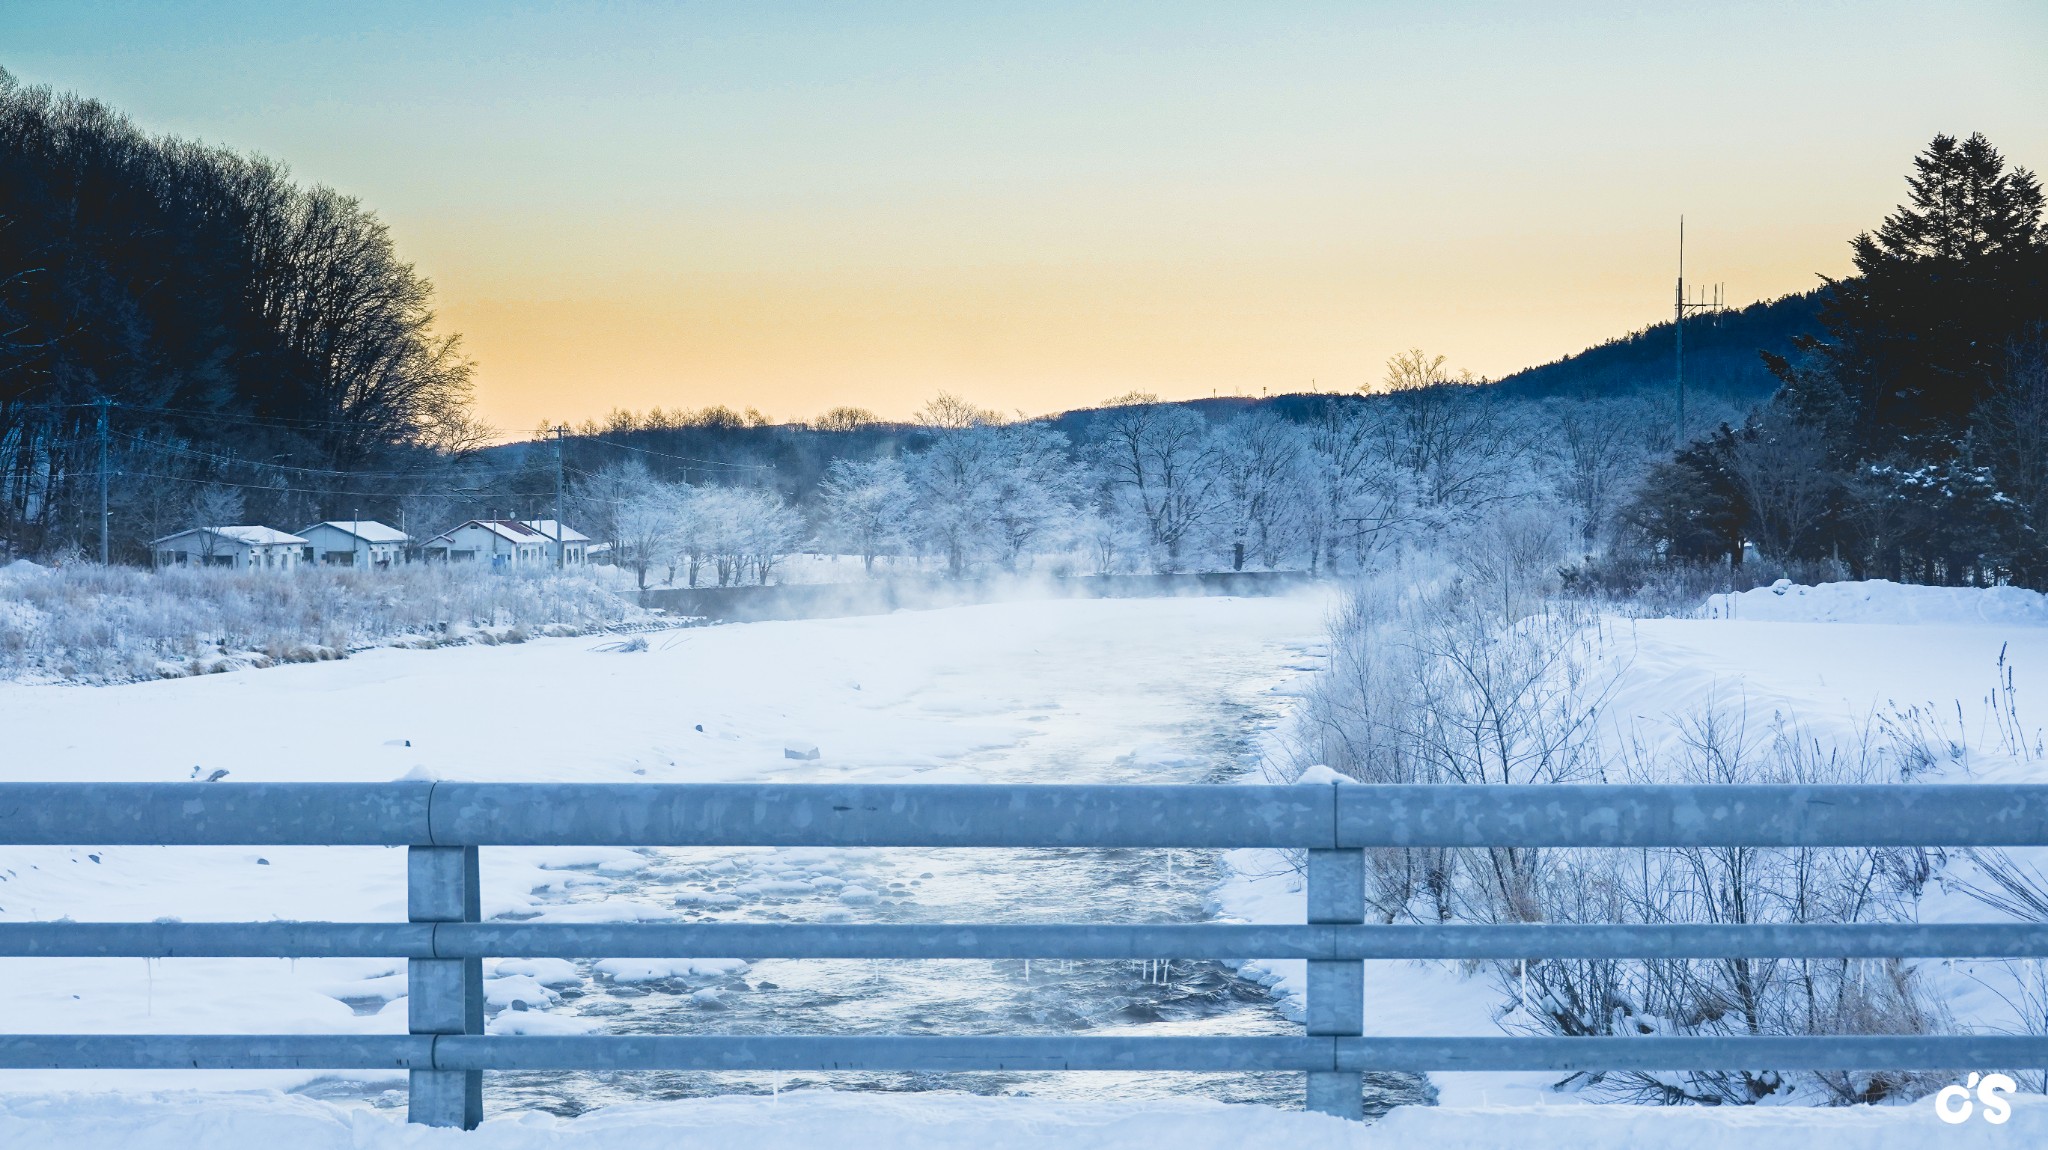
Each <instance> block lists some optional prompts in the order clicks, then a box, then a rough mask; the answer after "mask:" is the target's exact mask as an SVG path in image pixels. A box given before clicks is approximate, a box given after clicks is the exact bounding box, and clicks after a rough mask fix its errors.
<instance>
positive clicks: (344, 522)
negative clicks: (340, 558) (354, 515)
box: [299, 519, 412, 543]
mask: <svg viewBox="0 0 2048 1150" xmlns="http://www.w3.org/2000/svg"><path fill="white" fill-rule="evenodd" d="M321 527H332V528H333V529H334V530H336V531H339V532H342V533H343V534H345V535H353V536H355V537H356V538H358V539H360V540H362V541H363V542H365V543H406V542H410V541H411V540H412V536H410V535H407V534H406V533H405V532H403V531H400V530H399V529H398V528H396V527H393V526H391V525H390V524H388V523H379V522H377V521H376V520H375V519H323V520H321V521H320V522H318V523H315V524H313V525H312V526H311V527H301V528H299V534H300V535H304V534H306V533H307V532H309V531H313V530H316V529H318V528H321Z"/></svg>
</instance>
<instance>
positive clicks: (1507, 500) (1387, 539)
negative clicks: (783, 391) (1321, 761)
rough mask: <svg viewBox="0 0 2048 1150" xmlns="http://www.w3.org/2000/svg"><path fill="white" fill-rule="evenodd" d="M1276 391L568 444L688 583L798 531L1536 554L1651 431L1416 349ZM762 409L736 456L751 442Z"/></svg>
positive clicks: (1612, 407)
mask: <svg viewBox="0 0 2048 1150" xmlns="http://www.w3.org/2000/svg"><path fill="white" fill-rule="evenodd" d="M1294 398H1295V399H1298V400H1302V402H1297V403H1289V404H1286V405H1281V404H1258V405H1242V404H1234V405H1216V404H1190V403H1163V402H1161V401H1159V399H1158V398H1157V397H1156V396H1152V395H1148V394H1144V393H1132V394H1129V395H1125V396H1121V397H1118V398H1116V399H1113V400H1110V401H1108V402H1106V403H1105V404H1104V405H1103V406H1101V407H1099V408H1093V409H1089V410H1087V411H1085V412H1071V413H1068V414H1067V415H1066V416H1063V417H1058V418H1050V419H1039V420H1030V419H1014V420H1013V419H1006V418H1004V417H1003V416H1002V415H1000V414H999V413H997V412H994V411H989V410H985V409H981V408H978V407H976V406H975V405H973V404H972V403H970V402H967V401H965V400H962V399H960V398H958V397H956V396H951V395H941V396H939V397H938V398H936V399H934V400H933V401H931V402H930V403H928V404H927V405H925V407H924V408H923V410H922V411H920V412H919V414H918V416H917V418H916V419H915V421H914V422H912V423H909V424H905V425H892V424H881V423H875V422H872V421H863V422H857V423H855V424H853V425H851V426H845V427H842V428H840V429H835V430H823V431H820V430H805V431H797V430H795V429H772V430H774V431H775V432H776V433H777V435H779V436H781V437H783V438H784V440H785V442H790V441H793V442H797V443H808V444H809V445H810V446H811V448H813V449H815V448H818V447H821V446H824V447H829V448H830V449H831V450H832V451H833V454H832V455H830V456H829V457H826V458H825V460H824V463H823V468H822V471H823V475H822V477H821V479H820V480H819V481H818V482H817V483H816V485H815V486H814V487H810V486H805V487H799V488H796V489H791V488H789V487H787V486H785V485H784V483H783V482H782V481H783V480H784V479H785V478H786V473H784V472H783V471H781V470H779V469H777V468H775V467H772V466H770V465H768V464H765V463H746V464H741V463H736V462H734V461H733V457H732V456H728V457H726V458H725V459H718V460H714V459H710V458H695V457H689V456H683V455H679V454H674V453H672V452H671V451H669V450H667V449H668V448H672V447H677V446H678V444H677V441H676V440H674V439H671V438H665V436H669V435H673V434H676V432H677V429H675V428H667V429H661V428H654V429H650V428H649V427H648V426H647V425H646V424H645V423H643V422H638V421H635V422H632V423H628V422H627V421H626V420H625V419H623V418H621V419H619V420H618V421H615V423H614V424H613V425H612V426H611V427H609V428H605V429H599V430H598V431H597V432H595V433H593V434H592V435H589V436H586V437H584V438H583V439H582V440H580V441H569V442H568V443H567V444H565V451H564V454H565V459H568V460H571V461H572V462H570V463H568V465H567V469H568V471H569V473H570V476H571V488H572V494H571V498H570V505H571V508H572V515H573V516H574V517H575V520H576V522H578V524H579V525H580V526H582V528H583V529H584V530H586V531H588V532H590V533H591V534H593V535H595V536H597V537H599V538H601V539H603V540H605V541H607V542H610V543H612V544H614V546H615V548H616V551H615V553H616V554H617V555H618V556H619V558H620V561H621V562H622V563H624V564H626V565H627V566H629V567H632V568H634V569H635V570H636V571H637V572H638V573H639V576H640V578H641V580H642V582H643V583H645V582H648V581H650V580H651V581H654V582H670V583H676V584H684V583H687V584H689V585H696V584H698V583H700V582H717V583H720V584H724V583H728V582H743V581H745V582H751V581H760V580H763V579H765V578H767V577H768V575H769V573H770V572H772V571H773V570H774V568H775V565H776V563H777V561H778V559H779V558H780V556H781V555H784V554H787V553H788V552H789V551H791V550H794V549H796V548H797V547H800V546H805V547H812V548H817V549H820V550H826V551H830V552H833V553H836V554H842V555H852V556H859V557H860V559H861V561H862V563H863V565H864V566H865V568H866V569H867V570H868V571H869V572H870V573H873V572H876V571H877V570H878V569H880V568H891V569H893V568H899V567H901V566H904V565H906V564H908V565H910V566H913V567H914V568H916V569H919V570H932V571H937V572H942V573H944V574H947V575H951V576H954V577H962V576H967V575H971V574H978V573H981V572H985V571H1003V572H1009V573H1023V572H1027V571H1034V570H1035V571H1049V572H1052V573H1055V574H1064V573H1110V572H1121V571H1162V572H1165V571H1183V570H1216V569H1242V568H1251V569H1273V570H1306V571H1311V572H1329V573H1340V572H1355V571H1360V570H1364V569H1367V568H1370V567H1373V566H1375V565H1378V564H1381V563H1383V562H1385V561H1386V560H1388V559H1389V558H1390V557H1392V556H1396V555H1399V554H1402V553H1404V552H1408V551H1413V550H1417V549H1422V548H1426V547H1436V546H1440V545H1443V544H1445V543H1446V541H1462V542H1461V543H1460V545H1463V544H1464V543H1469V544H1470V545H1471V546H1472V547H1473V548H1476V549H1478V550H1485V549H1486V548H1489V547H1494V546H1496V545H1501V546H1507V547H1509V548H1510V549H1512V550H1513V551H1514V555H1515V558H1514V559H1513V562H1515V563H1518V564H1522V565H1525V566H1526V565H1529V564H1534V565H1535V567H1537V568H1540V569H1544V570H1550V569H1554V567H1555V566H1556V565H1557V564H1558V563H1561V562H1565V561H1567V560H1574V561H1575V560H1579V559H1582V558H1583V557H1585V556H1587V555H1589V554H1591V553H1594V552H1598V551H1603V550H1605V549H1607V548H1608V547H1609V546H1610V545H1611V544H1612V542H1613V540H1612V538H1611V536H1612V527H1613V524H1614V523H1615V522H1616V515H1617V512H1618V510H1619V508H1620V506H1621V504H1622V503H1623V501H1624V500H1625V499H1626V498H1627V497H1628V495H1629V494H1630V493H1631V492H1632V491H1633V490H1634V489H1635V486H1636V484H1637V482H1638V481H1639V479H1640V477H1641V476H1642V475H1643V474H1645V473H1646V472H1647V471H1648V469H1649V468H1650V467H1651V466H1652V465H1653V464H1654V462H1655V460H1656V458H1657V457H1658V454H1659V453H1660V452H1663V451H1668V450H1669V447H1670V444H1671V417H1670V411H1669V406H1670V404H1669V399H1668V397H1666V396H1663V395H1655V396H1645V395H1636V396H1630V397H1623V398H1603V399H1550V400H1541V401H1528V400H1514V399H1511V398H1508V397H1505V396H1503V395H1501V394H1500V393H1499V392H1498V391H1497V390H1495V389H1493V388H1490V387H1488V386H1486V385H1484V384H1483V383H1481V382H1479V381H1475V380H1470V379H1467V378H1460V377H1454V376H1453V375H1451V373H1449V372H1448V371H1447V370H1446V368H1445V365H1444V360H1443V358H1442V357H1440V356H1438V357H1430V356H1427V355H1425V354H1423V353H1422V352H1420V351H1411V352H1408V353H1404V354H1403V355H1400V356H1396V357H1395V358H1394V359H1393V360H1392V361H1390V363H1389V364H1388V367H1387V375H1386V378H1385V379H1384V381H1383V382H1382V385H1381V391H1379V392H1376V393H1375V394H1372V395H1369V396H1318V397H1294ZM1731 410H1732V409H1731ZM770 430H771V429H761V434H762V435H763V437H764V438H762V439H761V440H759V441H758V442H757V444H756V447H757V448H758V449H759V450H760V452H761V454H758V455H755V456H752V457H751V458H765V457H766V455H767V454H769V453H770V450H769V449H770V448H772V446H773V444H774V439H773V438H771V437H769V432H770ZM648 443H661V444H662V445H663V447H662V448H659V449H658V448H654V447H649V446H646V444H648ZM605 452H608V453H610V457H611V458H610V461H609V462H602V463H600V464H598V465H597V466H595V467H594V468H587V467H585V466H583V464H584V463H585V462H586V461H587V460H588V459H589V458H590V456H591V455H592V454H599V453H605ZM622 453H623V457H621V456H622Z"/></svg>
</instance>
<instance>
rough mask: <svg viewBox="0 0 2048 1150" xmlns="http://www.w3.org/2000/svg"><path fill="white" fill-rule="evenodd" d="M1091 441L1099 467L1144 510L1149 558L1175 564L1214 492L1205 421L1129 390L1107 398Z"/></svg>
mask: <svg viewBox="0 0 2048 1150" xmlns="http://www.w3.org/2000/svg"><path fill="white" fill-rule="evenodd" d="M1101 426H1102V432H1101V438H1100V439H1099V440H1098V442H1097V444H1096V449H1097V453H1098V458H1099V459H1100V463H1101V467H1102V470H1103V472H1104V474H1105V476H1106V477H1107V478H1108V479H1109V481H1110V482H1111V483H1112V484H1114V485H1116V486H1117V487H1119V488H1120V489H1122V490H1123V491H1124V492H1126V493H1127V494H1128V495H1129V497H1130V501H1131V506H1133V507H1134V508H1136V509H1137V510H1139V511H1140V512H1141V513H1142V514H1143V515H1144V518H1145V523H1146V527H1147V531H1148V534H1149V536H1150V544H1151V550H1152V562H1153V566H1154V567H1155V568H1156V569H1157V570H1159V571H1163V572H1170V571H1179V570H1181V568H1182V566H1183V562H1184V558H1183V552H1184V551H1185V550H1186V548H1187V546H1188V544H1189V543H1191V542H1192V541H1193V538H1194V534H1195V532H1196V530H1197V529H1198V528H1201V527H1203V526H1205V525H1207V523H1208V522H1209V519H1210V517H1211V516H1212V515H1213V514H1214V512H1215V510H1216V506H1217V503H1218V502H1219V498H1220V495H1221V492H1220V486H1221V485H1220V483H1219V479H1220V476H1219V474H1218V468H1217V450H1216V443H1215V440H1214V437H1212V436H1211V435H1210V434H1209V425H1208V423H1207V421H1205V420H1204V419H1203V418H1202V417H1201V415H1200V414H1199V413H1197V412H1195V411H1193V410H1192V409H1189V408H1186V407H1180V406H1176V405H1168V404H1162V403H1160V402H1159V397H1158V396H1156V395H1151V394H1148V393H1145V392H1135V391H1134V392H1131V393H1130V394H1128V395H1124V396H1119V397H1118V398H1116V399H1112V400H1110V401H1109V403H1108V410H1107V411H1105V412H1104V419H1103V421H1102V425H1101Z"/></svg>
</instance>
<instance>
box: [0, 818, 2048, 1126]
mask: <svg viewBox="0 0 2048 1150" xmlns="http://www.w3.org/2000/svg"><path fill="white" fill-rule="evenodd" d="M29 844H46V845H73V844H152V845H173V846H177V845H277V844H295V845H326V846H350V845H382V846H403V847H406V848H408V863H407V880H408V881H407V885H408V891H407V897H408V917H409V919H410V921H409V922H405V923H325V922H266V923H178V922H156V923H77V922H35V923H6V924H0V957H23V956H40V957H144V958H179V957H201V956H206V957H296V958H320V957H361V956H377V957H393V958H404V959H406V960H407V983H408V990H409V992H410V998H409V1001H408V1013H409V1020H408V1022H409V1025H408V1029H409V1031H410V1033H408V1034H404V1035H154V1034H153V1035H0V1068H13V1069H21V1068H39V1069H82V1068H173V1067H185V1068H318V1069H330V1070H364V1069H386V1070H390V1069H402V1070H406V1071H409V1072H410V1088H411V1089H410V1098H409V1116H410V1118H411V1119H412V1120H413V1121H415V1122H424V1123H430V1124H434V1125H443V1126H464V1127H472V1126H474V1125H475V1124H476V1123H477V1122H478V1121H479V1120H480V1119H481V1117H482V1109H483V1107H482V1071H484V1070H575V1069H589V1070H785V1071H787V1070H925V1071H960V1070H1144V1071H1246V1070H1266V1071H1271V1070H1294V1071H1305V1072H1306V1073H1307V1077H1308V1096H1307V1101H1308V1105H1309V1107H1310V1108H1311V1109H1314V1110H1319V1111H1322V1112H1324V1113H1329V1114H1336V1115H1340V1116H1350V1117H1357V1116H1358V1115H1359V1113H1360V1107H1361V1100H1362V1083H1361V1075H1362V1074H1363V1073H1364V1072H1365V1071H1368V1070H1406V1071H1430V1070H1438V1071H1451V1070H1589V1069H1609V1070H1623V1069H1646V1070H1673V1069H1686V1068H1704V1067H1735V1066H1770V1067H1776V1068H1783V1069H1801V1068H1806V1069H1876V1068H1895V1069H1945V1068H1968V1067H1986V1066H2016V1065H2028V1066H2039V1065H2048V1037H2039V1036H2007V1035H1941V1036H1922V1035H1912V1036H1891V1037H1868V1036H1800V1037H1751V1038H1729V1037H1693V1038H1633V1037H1629V1038H1604V1037H1603V1038H1542V1037H1524V1038H1508V1037H1499V1038H1494V1037H1488V1038H1423V1037H1413V1038H1411V1037H1399V1038H1384V1037H1372V1038H1367V1037H1364V1021H1365V1017H1364V1009H1365V1004H1364V992H1363V990H1364V988H1363V974H1364V971H1363V967H1362V966H1361V965H1360V960H1363V959H1392V958H1470V959H1483V958H1495V959H1511V958H1656V957H1669V958H1680V957H1699V958H1712V957H1734V956H1754V957H1861V956H1870V957H1878V956H1896V957H1935V956H1950V957H2048V924H2038V923H1949V924H1918V923H1882V924H1815V925H1753V926H1720V925H1654V926H1644V925H1609V926H1601V925H1591V926H1586V925H1548V924H1510V925H1498V926H1407V925H1403V926H1379V925H1373V926H1368V925H1365V921H1364V920H1365V903H1364V866H1365V856H1364V851H1365V849H1366V848H1369V847H1386V846H1595V847H1671V846H1818V847H1834V846H2040V845H2048V787H2044V786H1989V785H1987V786H1875V787H1799V786H1729V787H1689V786H1674V787H1634V786H1628V787H1612V786H1544V787H1441V786H1412V787H1404V786H1329V787H1313V786H950V785H949V786H918V785H909V786H831V785H824V786H779V785H762V786H751V785H701V784H683V785H654V784H649V785H584V784H490V783H447V782H401V783H382V784H350V783H300V784H264V783H259V784H239V785H238V784H227V783H216V784H196V783H183V784H154V783H16V784H0V845H29ZM543 845H611V846H810V847H1040V848H1042V847H1076V848H1136V847H1185V848H1200V847H1214V848H1234V847H1282V848H1298V849H1303V850H1306V851H1307V860H1308V861H1307V896H1308V914H1307V918H1308V921H1307V923H1305V924H1302V925H1284V926H1250V925H1238V924H1166V925H1161V924H1142V925H1137V924H1134V925H1104V924H1082V923H1043V924H1011V923H1005V924H940V925H848V924H840V923H806V924H760V923H687V924H682V923H653V924H595V925H536V924H525V923H485V922H481V921H479V919H480V917H481V916H480V914H479V899H478V893H479V892H478V877H477V852H478V848H480V847H484V846H543ZM714 953H715V954H739V955H745V956H749V957H755V958H771V957H772V958H930V959H937V958H983V959H993V958H1071V959H1129V958H1155V957H1160V956H1172V957H1185V958H1233V959H1242V958H1254V957H1256V958H1292V959H1305V960H1307V963H1308V984H1307V995H1306V998H1307V1025H1306V1031H1307V1033H1306V1034H1305V1035H1304V1036H1302V1037H1298V1038H1287V1037H1270V1036H1257V1037H1239V1038H1231V1037H1161V1038H1151V1037H1142V1036H1115V1037H1094V1036H1085V1037H1020V1036H973V1037H951V1036H837V1035H777V1036H756V1035H653V1036H648V1035H604V1036H574V1037H548V1036H485V1035H484V1034H483V970H482V960H483V959H484V958H486V957H529V956H548V957H598V956H605V957H633V956H664V957H665V956H676V955H693V954H694V955H701V954H714Z"/></svg>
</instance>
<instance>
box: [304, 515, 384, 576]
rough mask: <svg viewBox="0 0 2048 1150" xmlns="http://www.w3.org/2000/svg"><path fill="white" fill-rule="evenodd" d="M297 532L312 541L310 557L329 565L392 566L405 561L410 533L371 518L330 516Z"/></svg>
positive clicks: (310, 542)
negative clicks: (336, 517)
mask: <svg viewBox="0 0 2048 1150" xmlns="http://www.w3.org/2000/svg"><path fill="white" fill-rule="evenodd" d="M299 534H300V535H302V536H304V537H305V539H306V542H308V543H309V544H311V545H312V559H313V561H314V562H316V563H321V564H324V565H326V566H329V567H395V566H397V565H399V564H401V563H404V562H405V545H406V544H407V543H408V542H410V541H411V537H410V536H408V535H406V533H405V532H403V531H400V530H399V529H398V528H396V527H391V526H387V525H385V524H383V523H379V522H377V521H376V520H374V519H329V520H327V521H325V522H322V523H315V524H313V525H312V526H311V527H301V528H299Z"/></svg>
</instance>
